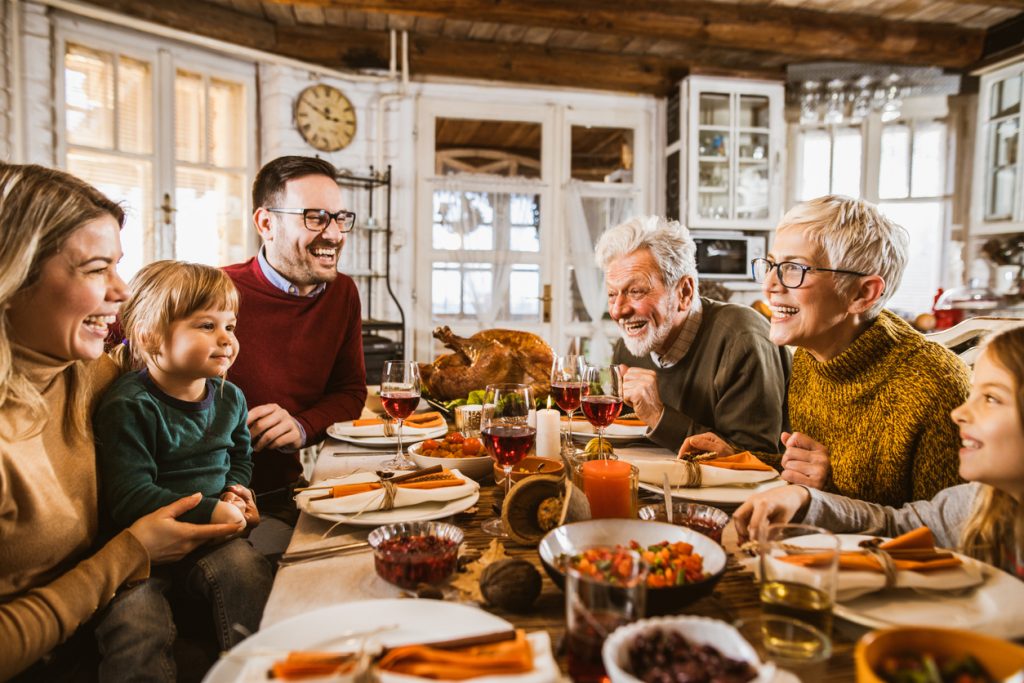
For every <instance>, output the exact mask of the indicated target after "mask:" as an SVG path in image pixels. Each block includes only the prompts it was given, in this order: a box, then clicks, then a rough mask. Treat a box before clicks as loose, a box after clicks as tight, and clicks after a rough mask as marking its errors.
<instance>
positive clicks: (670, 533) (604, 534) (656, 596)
mask: <svg viewBox="0 0 1024 683" xmlns="http://www.w3.org/2000/svg"><path fill="white" fill-rule="evenodd" d="M630 541H636V542H638V543H639V544H640V545H642V546H649V545H654V544H656V543H661V542H662V541H668V542H669V543H677V542H680V541H682V542H683V543H689V544H690V545H692V546H693V551H694V552H695V553H698V554H699V555H700V556H701V557H702V558H704V573H705V575H706V578H704V579H702V580H700V581H695V582H693V583H684V584H682V585H678V586H666V587H661V588H651V587H648V588H647V613H648V614H651V615H658V614H672V613H675V612H677V611H679V609H681V608H682V607H685V606H686V605H689V604H690V603H692V602H695V601H697V600H699V599H700V598H702V597H704V596H706V595H710V594H711V591H712V590H713V589H714V587H715V584H717V583H718V581H719V579H721V578H722V575H723V574H724V573H725V561H726V554H725V550H723V549H722V546H721V545H719V544H718V543H716V542H715V541H713V540H711V539H710V538H708V537H707V536H705V535H704V534H701V533H698V532H696V531H694V530H693V529H688V528H687V527H683V526H676V525H675V524H666V523H664V522H649V521H644V520H639V519H592V520H587V521H584V522H574V523H572V524H564V525H562V526H560V527H556V528H554V529H552V530H551V531H549V532H548V533H547V534H546V535H545V536H544V538H542V539H541V541H540V545H539V546H537V553H538V554H539V555H540V560H541V564H542V565H543V566H544V570H545V571H546V572H547V573H548V576H550V577H551V580H552V581H553V582H554V583H555V585H557V586H558V587H559V588H562V589H564V588H565V571H564V569H563V568H562V560H561V559H560V558H561V557H562V556H563V555H575V554H578V553H579V552H580V551H581V550H583V549H585V548H590V547H593V546H598V545H605V546H607V545H629V542H630Z"/></svg>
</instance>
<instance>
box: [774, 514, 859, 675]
mask: <svg viewBox="0 0 1024 683" xmlns="http://www.w3.org/2000/svg"><path fill="white" fill-rule="evenodd" d="M839 552H840V544H839V539H838V538H837V537H836V535H835V534H833V533H832V532H830V531H827V530H825V529H822V528H820V527H816V526H810V525H807V524H772V525H770V526H768V527H767V528H766V529H765V530H764V531H763V532H762V533H761V535H760V538H759V539H758V554H759V556H760V574H761V610H762V612H763V613H764V614H765V615H766V616H782V617H789V618H792V619H796V620H798V621H801V622H804V623H806V624H810V625H811V626H813V627H814V628H815V629H817V630H818V631H820V632H821V633H823V634H825V636H826V637H831V635H832V606H833V604H834V603H835V599H836V586H837V584H838V581H839ZM766 637H770V638H771V639H772V641H773V643H774V645H773V646H774V647H775V648H776V649H777V650H779V651H780V652H785V653H786V654H787V656H790V657H792V658H795V659H801V658H806V657H809V656H813V655H814V653H815V652H817V651H819V650H820V648H821V644H820V642H819V641H818V639H816V638H812V637H810V636H807V634H806V633H805V634H803V635H801V634H800V633H798V632H795V631H793V630H791V629H780V630H778V631H772V630H771V629H769V633H768V635H767V636H766Z"/></svg>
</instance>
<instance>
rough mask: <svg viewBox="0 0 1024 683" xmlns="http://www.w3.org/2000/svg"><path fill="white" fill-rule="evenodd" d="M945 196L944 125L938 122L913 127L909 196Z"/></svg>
mask: <svg viewBox="0 0 1024 683" xmlns="http://www.w3.org/2000/svg"><path fill="white" fill-rule="evenodd" d="M944 194H946V124H944V123H940V122H938V121H931V122H927V123H924V122H922V123H918V124H916V125H915V126H914V166H913V168H912V169H911V172H910V196H912V197H939V196H941V195H944Z"/></svg>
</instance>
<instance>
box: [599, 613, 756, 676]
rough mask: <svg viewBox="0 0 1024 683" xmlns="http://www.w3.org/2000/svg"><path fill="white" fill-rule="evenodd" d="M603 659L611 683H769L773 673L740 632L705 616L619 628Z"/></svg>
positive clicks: (610, 638) (655, 620)
mask: <svg viewBox="0 0 1024 683" xmlns="http://www.w3.org/2000/svg"><path fill="white" fill-rule="evenodd" d="M601 659H602V660H603V661H604V668H605V670H606V671H607V672H608V677H609V678H610V679H611V681H612V683H638V682H643V683H655V682H657V683H662V682H663V681H721V682H722V683H767V681H769V680H771V678H772V677H773V676H774V671H775V667H773V666H771V665H768V664H763V663H762V662H761V660H760V658H759V657H758V656H757V651H756V650H754V648H753V647H752V646H751V645H750V643H748V642H747V641H746V640H744V639H743V636H741V635H740V633H739V631H737V630H736V629H735V628H733V627H732V626H731V625H729V624H727V623H725V622H724V621H719V620H718V619H708V618H707V617H692V616H674V617H655V618H653V619H642V620H640V621H637V622H634V623H632V624H628V625H626V626H621V627H619V628H618V629H616V630H615V631H614V632H613V633H612V634H611V635H610V636H608V639H607V640H605V641H604V647H603V648H602V650H601Z"/></svg>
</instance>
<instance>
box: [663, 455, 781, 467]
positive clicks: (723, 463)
mask: <svg viewBox="0 0 1024 683" xmlns="http://www.w3.org/2000/svg"><path fill="white" fill-rule="evenodd" d="M679 460H687V458H685V457H682V456H680V457H679ZM699 462H700V464H701V465H708V466H710V467H721V468H722V469H726V470H757V471H758V472H774V471H775V470H774V468H773V467H772V466H771V465H766V464H764V463H763V462H761V461H760V460H758V458H757V456H756V455H754V454H753V453H751V452H750V451H743V452H742V453H734V454H733V455H722V456H719V457H717V458H711V459H709V460H701V461H699Z"/></svg>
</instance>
